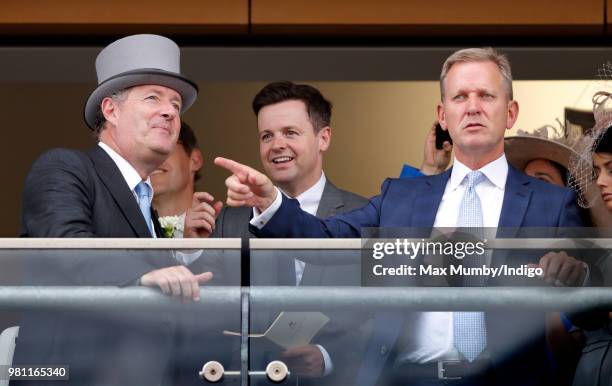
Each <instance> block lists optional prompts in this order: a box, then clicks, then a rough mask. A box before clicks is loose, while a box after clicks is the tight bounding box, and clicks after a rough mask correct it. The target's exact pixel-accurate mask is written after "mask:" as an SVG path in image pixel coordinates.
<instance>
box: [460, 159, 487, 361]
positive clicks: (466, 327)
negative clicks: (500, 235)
mask: <svg viewBox="0 0 612 386" xmlns="http://www.w3.org/2000/svg"><path fill="white" fill-rule="evenodd" d="M466 178H467V187H466V189H465V194H464V195H463V199H462V200H461V207H460V209H459V221H458V224H457V225H458V226H459V227H465V228H468V227H475V228H478V229H477V230H475V235H477V236H478V237H482V226H483V220H482V205H481V204H480V198H479V197H478V194H477V193H476V185H478V184H479V183H480V182H482V181H484V179H485V175H484V174H482V172H480V171H472V172H470V173H469V174H468V175H467V176H466ZM484 263H485V255H477V254H475V255H471V256H466V257H465V259H464V262H463V266H464V267H482V266H483V264H484ZM483 284H484V279H483V278H482V277H481V276H465V277H464V281H463V285H464V286H466V287H478V286H482V285H483ZM453 336H454V344H455V348H456V349H457V351H459V352H460V353H461V354H463V356H464V357H465V358H466V359H467V360H468V361H470V362H472V361H473V360H474V359H476V357H478V355H480V353H481V352H482V350H484V348H485V346H486V345H487V329H486V325H485V320H484V313H483V312H454V313H453Z"/></svg>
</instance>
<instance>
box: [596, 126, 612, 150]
mask: <svg viewBox="0 0 612 386" xmlns="http://www.w3.org/2000/svg"><path fill="white" fill-rule="evenodd" d="M593 153H612V126H610V127H608V128H607V129H605V130H604V132H603V133H601V134H600V138H597V143H596V144H595V147H594V148H593Z"/></svg>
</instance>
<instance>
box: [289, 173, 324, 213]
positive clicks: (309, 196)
mask: <svg viewBox="0 0 612 386" xmlns="http://www.w3.org/2000/svg"><path fill="white" fill-rule="evenodd" d="M326 182H327V179H326V178H325V173H323V171H321V177H319V180H318V181H317V182H316V183H315V184H314V185H312V186H311V187H310V188H308V189H306V190H305V191H304V192H303V193H302V194H300V195H299V196H297V197H295V199H296V200H298V202H299V203H300V206H301V207H303V206H304V205H309V204H310V205H317V206H318V203H319V201H321V196H323V189H325V183H326ZM281 191H282V190H281ZM283 194H284V195H285V196H287V197H290V196H289V195H288V194H287V193H285V192H283Z"/></svg>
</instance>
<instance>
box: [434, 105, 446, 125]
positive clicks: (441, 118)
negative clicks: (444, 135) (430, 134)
mask: <svg viewBox="0 0 612 386" xmlns="http://www.w3.org/2000/svg"><path fill="white" fill-rule="evenodd" d="M436 113H437V115H438V123H439V124H440V126H441V127H442V129H444V130H448V126H447V125H446V114H445V113H444V105H443V104H442V102H438V105H437V106H436Z"/></svg>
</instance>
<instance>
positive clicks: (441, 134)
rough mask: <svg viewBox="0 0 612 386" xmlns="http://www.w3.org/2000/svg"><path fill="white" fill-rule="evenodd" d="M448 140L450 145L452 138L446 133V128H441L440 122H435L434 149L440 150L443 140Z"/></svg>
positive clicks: (442, 146)
mask: <svg viewBox="0 0 612 386" xmlns="http://www.w3.org/2000/svg"><path fill="white" fill-rule="evenodd" d="M445 141H448V143H450V144H451V145H452V144H453V140H452V139H451V137H450V134H449V133H448V130H444V129H442V126H440V123H437V124H436V149H438V150H442V149H443V148H444V142H445Z"/></svg>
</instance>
